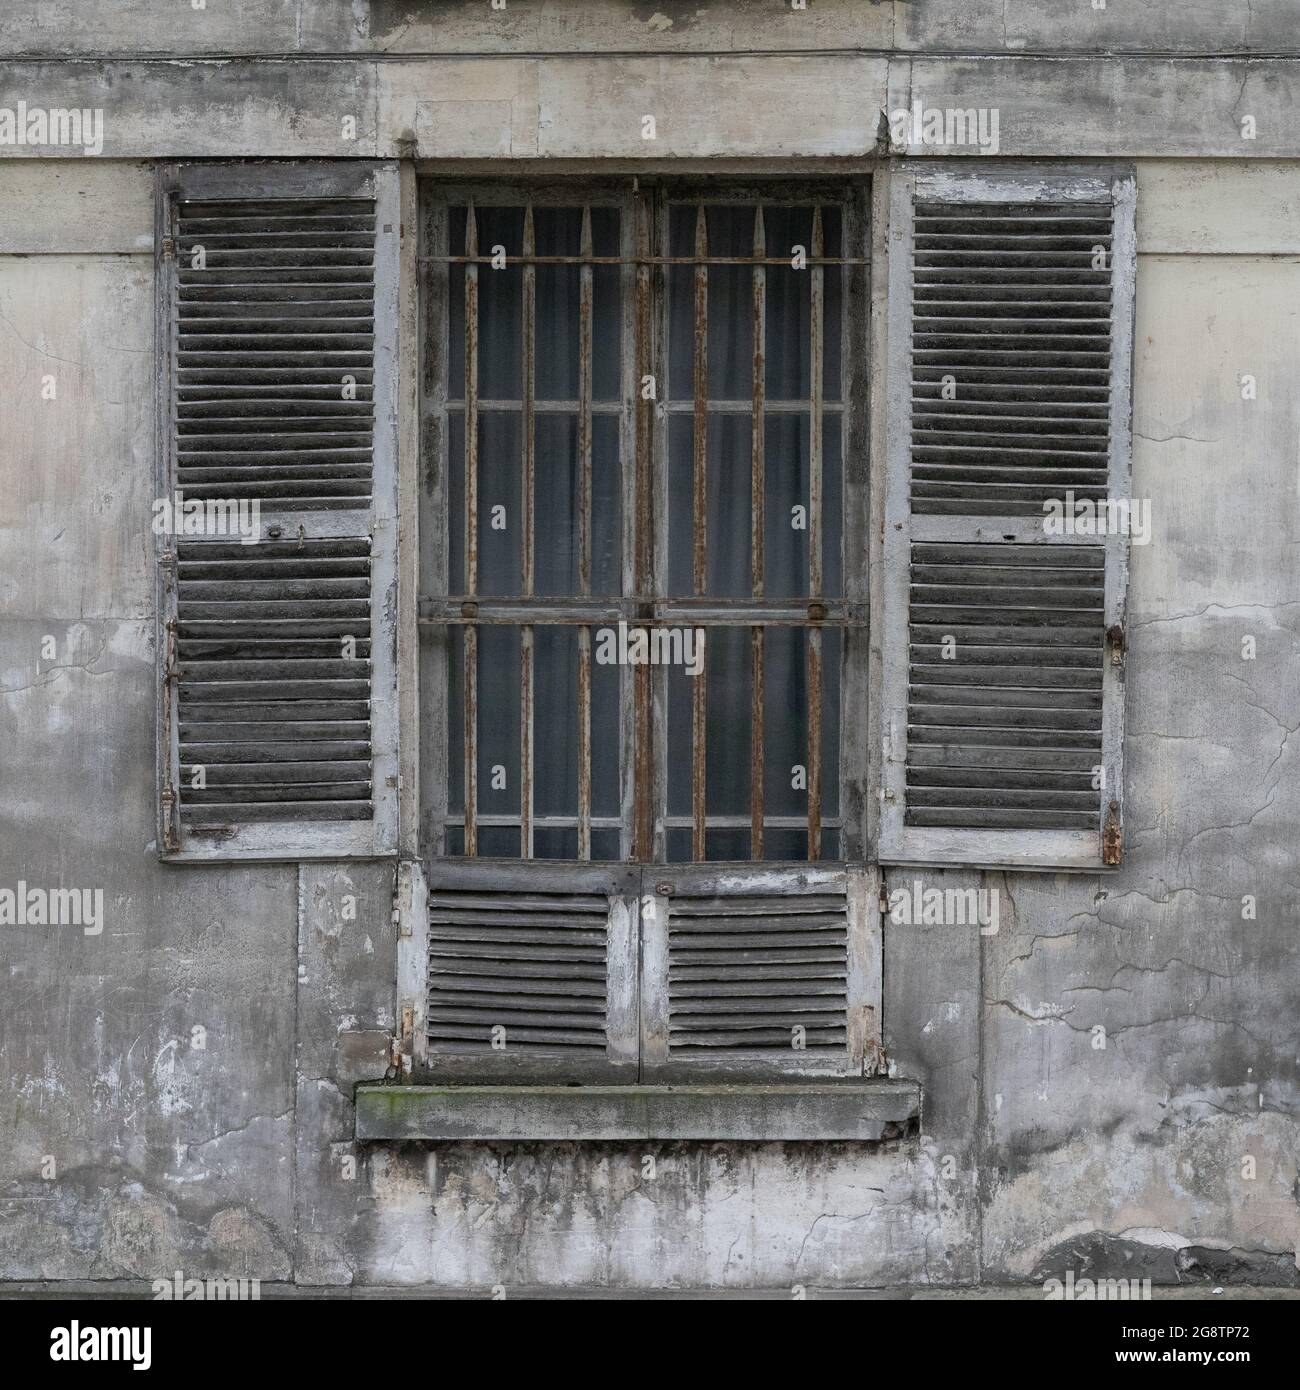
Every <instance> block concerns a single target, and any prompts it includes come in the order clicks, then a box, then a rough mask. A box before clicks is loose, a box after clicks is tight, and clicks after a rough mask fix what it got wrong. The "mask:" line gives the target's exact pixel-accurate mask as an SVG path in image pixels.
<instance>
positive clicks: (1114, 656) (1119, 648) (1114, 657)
mask: <svg viewBox="0 0 1300 1390" xmlns="http://www.w3.org/2000/svg"><path fill="white" fill-rule="evenodd" d="M1106 641H1107V642H1108V643H1109V644H1110V664H1111V665H1112V666H1122V665H1123V664H1124V624H1123V623H1112V624H1111V625H1110V627H1108V628H1107V629H1106Z"/></svg>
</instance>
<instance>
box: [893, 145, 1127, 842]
mask: <svg viewBox="0 0 1300 1390" xmlns="http://www.w3.org/2000/svg"><path fill="white" fill-rule="evenodd" d="M1132 193H1133V186H1132V180H1131V178H1127V177H1124V176H1119V177H1116V178H1114V179H1110V180H1106V179H1100V178H1096V177H1087V176H1077V177H1072V176H1059V177H1053V176H1046V175H1045V176H1042V177H1038V176H1035V177H1034V178H1033V179H1032V180H1031V179H1028V178H1026V179H1024V180H1021V181H1019V182H1017V181H1015V180H1012V179H1008V178H1005V177H1000V176H996V175H991V176H987V177H983V176H980V175H976V174H972V175H961V176H957V175H934V174H928V173H919V174H916V175H911V176H907V177H905V178H902V179H901V180H900V182H899V186H898V190H897V196H896V197H895V200H894V206H893V210H892V213H891V222H892V223H893V225H894V227H895V229H896V233H897V234H896V236H895V237H894V239H893V242H892V244H893V245H894V247H895V248H896V249H895V254H894V256H893V258H892V261H891V283H890V309H891V328H890V335H889V337H890V366H889V373H890V384H889V387H888V398H889V416H890V436H889V457H888V459H887V463H886V479H885V512H886V526H885V528H884V534H885V554H884V561H885V565H884V570H885V574H886V578H885V580H884V583H885V585H886V587H887V592H886V594H885V598H884V611H885V615H886V624H885V626H886V640H885V644H884V645H885V659H884V691H885V701H884V723H885V726H886V727H885V729H884V730H883V733H884V747H885V750H886V751H885V763H884V776H883V780H884V788H883V793H884V794H883V799H882V808H883V809H882V814H881V825H880V845H881V857H882V858H883V859H885V860H886V861H891V862H921V863H927V862H928V863H933V864H944V863H986V864H990V865H1004V866H1018V865H1023V866H1027V867H1028V866H1033V865H1044V866H1060V867H1096V866H1098V865H1100V864H1101V863H1102V859H1103V847H1102V841H1103V829H1104V826H1105V825H1106V823H1107V822H1117V821H1118V819H1119V816H1118V811H1119V802H1120V796H1121V787H1122V769H1121V750H1122V714H1123V703H1122V702H1123V686H1122V680H1121V676H1122V670H1121V668H1120V667H1119V666H1118V665H1117V663H1115V662H1113V661H1112V660H1111V649H1110V647H1109V646H1108V641H1107V633H1108V631H1110V630H1112V629H1113V627H1114V625H1115V624H1116V623H1122V617H1123V601H1124V592H1123V590H1124V578H1125V574H1126V556H1127V544H1128V541H1127V537H1125V536H1123V535H1116V534H1110V535H1107V534H1104V533H1103V534H1091V535H1089V534H1081V535H1070V534H1065V535H1060V536H1055V535H1051V534H1049V532H1048V530H1047V528H1046V527H1045V525H1044V522H1045V518H1046V516H1047V514H1048V513H1047V507H1048V506H1049V505H1056V506H1061V507H1065V506H1067V505H1068V504H1070V503H1073V504H1075V505H1077V504H1079V503H1084V504H1087V503H1091V504H1095V505H1100V506H1102V507H1104V506H1105V503H1106V500H1107V499H1108V498H1111V497H1125V498H1126V497H1127V496H1128V448H1129V439H1128V433H1129V421H1128V404H1129V389H1130V387H1129V373H1130V369H1131V360H1130V358H1131V332H1132V328H1131V316H1132V284H1133V277H1132V271H1133V230H1132V212H1133V197H1132ZM909 245H910V255H909V254H908V251H909Z"/></svg>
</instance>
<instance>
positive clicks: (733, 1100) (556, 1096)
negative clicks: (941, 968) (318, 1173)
mask: <svg viewBox="0 0 1300 1390" xmlns="http://www.w3.org/2000/svg"><path fill="white" fill-rule="evenodd" d="M356 1110H357V1119H356V1137H357V1139H358V1140H360V1141H361V1142H366V1141H370V1140H384V1139H392V1140H402V1139H437V1140H465V1141H499V1140H511V1141H520V1142H528V1141H533V1140H612V1141H618V1140H625V1139H663V1140H673V1139H700V1140H742V1141H743V1140H749V1141H762V1140H776V1141H780V1140H827V1141H831V1140H840V1141H843V1140H850V1141H853V1140H856V1141H859V1142H861V1141H867V1142H876V1141H879V1140H881V1139H886V1138H892V1137H893V1136H894V1135H895V1134H896V1133H897V1132H898V1131H899V1128H900V1127H902V1126H906V1125H907V1124H908V1122H909V1121H912V1120H914V1119H916V1118H917V1117H918V1116H919V1115H920V1110H921V1088H920V1086H919V1085H918V1084H917V1083H916V1082H914V1081H895V1080H891V1079H889V1078H886V1077H863V1078H861V1079H849V1080H843V1081H832V1082H806V1083H799V1082H783V1083H781V1084H776V1085H734V1086H724V1085H699V1086H695V1085H687V1086H387V1085H378V1084H366V1085H361V1086H358V1087H357V1093H356Z"/></svg>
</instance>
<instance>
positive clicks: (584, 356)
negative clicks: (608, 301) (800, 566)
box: [578, 203, 593, 862]
mask: <svg viewBox="0 0 1300 1390" xmlns="http://www.w3.org/2000/svg"><path fill="white" fill-rule="evenodd" d="M578 244H579V250H580V251H581V253H582V254H583V255H584V256H585V257H587V260H586V261H585V262H584V263H583V265H582V266H581V268H580V269H579V271H578V593H579V594H580V595H581V596H582V597H583V598H589V597H590V595H591V520H592V518H591V354H592V341H591V333H592V294H593V285H592V273H591V263H590V258H591V250H592V241H591V205H590V204H588V203H584V204H583V208H582V228H581V231H580V233H579V243H578ZM578 858H579V859H581V860H582V861H584V862H586V861H588V860H590V858H591V628H590V626H589V625H588V624H586V623H584V624H583V625H582V626H581V627H579V629H578Z"/></svg>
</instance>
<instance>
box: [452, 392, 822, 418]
mask: <svg viewBox="0 0 1300 1390" xmlns="http://www.w3.org/2000/svg"><path fill="white" fill-rule="evenodd" d="M659 404H660V406H661V407H662V409H663V410H664V411H666V412H667V413H668V414H669V415H685V414H688V413H690V412H693V411H694V409H695V402H694V401H693V400H681V401H661V402H660V403H659ZM523 405H524V403H523V401H522V400H509V399H503V398H499V397H494V398H492V399H488V398H485V397H483V396H480V397H479V399H478V412H479V414H480V415H483V414H486V413H487V412H488V411H503V412H507V413H515V412H517V411H520V410H522V409H523ZM445 406H446V408H447V409H448V410H450V411H460V410H463V409H464V408H465V403H464V401H460V400H448V401H446V402H445ZM580 409H581V402H580V401H577V400H572V401H564V400H553V401H551V400H543V401H534V402H533V411H534V413H535V414H537V415H576V414H577V413H578V411H579V410H580ZM764 409H766V411H767V412H768V414H776V413H782V414H786V415H806V414H807V413H808V402H807V401H806V400H799V401H775V400H772V399H771V398H770V397H769V398H768V400H766V401H765V402H764ZM842 409H843V407H842V405H841V404H840V402H839V401H823V402H822V413H823V414H826V413H828V412H835V411H839V410H842ZM749 410H750V403H749V402H748V401H746V400H738V401H719V400H710V401H709V414H711V415H724V414H730V415H748V414H749ZM622 411H623V403H622V402H621V401H592V403H591V413H592V414H593V415H610V416H615V415H620V414H621V413H622Z"/></svg>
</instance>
